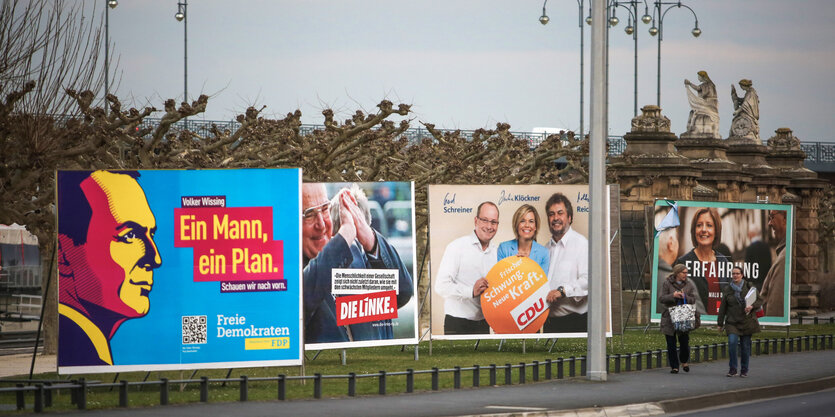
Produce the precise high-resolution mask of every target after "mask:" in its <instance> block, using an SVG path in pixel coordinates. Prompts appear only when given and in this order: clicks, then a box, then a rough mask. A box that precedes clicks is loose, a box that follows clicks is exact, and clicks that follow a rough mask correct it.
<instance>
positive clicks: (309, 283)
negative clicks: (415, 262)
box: [303, 231, 414, 343]
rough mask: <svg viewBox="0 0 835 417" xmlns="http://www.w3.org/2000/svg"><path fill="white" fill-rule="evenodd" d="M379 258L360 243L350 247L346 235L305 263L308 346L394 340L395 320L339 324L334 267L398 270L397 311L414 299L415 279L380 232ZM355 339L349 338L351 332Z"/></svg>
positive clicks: (337, 238)
mask: <svg viewBox="0 0 835 417" xmlns="http://www.w3.org/2000/svg"><path fill="white" fill-rule="evenodd" d="M374 233H375V234H376V235H377V245H378V248H379V259H377V260H372V259H370V258H369V257H368V256H366V255H365V252H364V251H363V250H362V248H360V247H359V246H358V245H357V243H356V242H353V243H352V244H351V245H350V246H349V245H348V243H347V242H345V239H343V238H342V235H340V234H336V235H335V236H334V237H333V238H331V240H330V242H328V243H327V244H326V245H325V247H324V248H322V250H321V251H320V252H319V254H318V255H317V256H316V257H315V258H313V259H311V260H305V261H306V264H305V267H304V277H303V279H304V340H305V343H331V342H348V341H350V340H354V341H360V340H380V339H392V338H393V337H394V334H393V329H392V323H391V320H378V321H372V322H366V323H356V324H351V325H348V326H337V325H336V302H335V299H334V296H333V294H331V270H332V269H333V268H354V269H398V270H399V271H400V272H399V283H398V284H399V287H400V288H399V291H398V294H397V308H398V309H399V308H401V307H403V306H404V305H406V303H408V302H409V300H410V299H411V298H412V294H413V292H414V286H413V284H412V276H411V275H410V274H409V271H408V270H406V267H405V266H404V265H403V261H401V259H400V255H399V254H398V253H397V250H395V249H394V247H393V246H391V244H389V243H388V241H387V240H386V239H385V238H384V237H383V236H382V235H381V234H380V233H378V232H377V231H375V232H374ZM349 329H350V331H351V337H350V338H349V336H348V330H349Z"/></svg>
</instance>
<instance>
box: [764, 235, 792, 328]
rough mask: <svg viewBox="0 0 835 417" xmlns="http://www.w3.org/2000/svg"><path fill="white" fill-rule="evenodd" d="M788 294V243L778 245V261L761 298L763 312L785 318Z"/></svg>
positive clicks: (766, 280)
mask: <svg viewBox="0 0 835 417" xmlns="http://www.w3.org/2000/svg"><path fill="white" fill-rule="evenodd" d="M785 292H786V242H785V241H784V242H781V243H780V244H779V245H777V259H775V260H774V264H772V265H771V268H770V269H769V270H768V275H766V276H765V281H763V289H762V292H761V293H760V297H761V298H762V300H763V310H765V315H766V316H772V317H774V316H776V317H782V316H783V308H784V306H785V303H784V302H783V300H784V299H785V298H784V297H785V295H786V294H785Z"/></svg>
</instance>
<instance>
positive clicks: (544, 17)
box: [539, 13, 551, 25]
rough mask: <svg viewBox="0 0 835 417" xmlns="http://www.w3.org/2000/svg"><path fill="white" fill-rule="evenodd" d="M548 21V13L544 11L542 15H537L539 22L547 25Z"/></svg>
mask: <svg viewBox="0 0 835 417" xmlns="http://www.w3.org/2000/svg"><path fill="white" fill-rule="evenodd" d="M550 21H551V19H550V18H548V15H546V14H545V13H542V16H539V23H542V24H543V25H547V24H548V22H550Z"/></svg>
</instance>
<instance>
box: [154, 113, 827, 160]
mask: <svg viewBox="0 0 835 417" xmlns="http://www.w3.org/2000/svg"><path fill="white" fill-rule="evenodd" d="M160 120H161V119H160V118H155V117H146V118H145V119H144V120H143V122H142V124H141V126H142V127H153V126H156V125H158V124H159V122H160ZM212 125H215V126H217V128H218V129H220V130H221V131H224V130H228V131H229V132H230V133H234V132H235V131H237V130H238V129H239V128H240V127H241V124H240V123H238V122H237V121H235V120H203V119H195V118H190V119H186V120H181V121H179V122H177V123H175V124H174V125H173V128H174V129H175V130H181V129H183V130H184V129H187V130H190V131H192V132H194V133H196V134H198V135H200V136H208V135H209V134H210V132H211V128H212ZM324 129H325V126H324V125H315V124H303V125H301V128H300V129H299V131H300V133H301V135H302V136H306V135H308V134H311V133H313V131H315V130H324ZM438 130H439V131H441V132H455V131H456V130H457V131H459V132H460V135H461V136H462V137H464V138H467V139H470V138H472V136H473V133H474V132H475V131H474V130H460V129H438ZM510 133H511V134H513V135H514V136H516V137H517V138H520V139H525V140H527V141H528V142H529V143H530V146H531V148H535V147H536V146H538V145H539V144H540V143H542V141H544V140H545V139H546V138H547V137H548V135H549V134H548V133H537V132H522V131H511V132H510ZM431 136H432V135H431V134H429V131H428V130H426V129H424V128H422V127H414V128H410V129H408V130H406V131H405V132H404V133H403V137H405V138H407V139H408V140H409V141H411V142H417V141H419V140H421V139H423V138H428V137H431ZM608 142H609V156H617V155H620V154H622V153H623V151H624V150H625V149H626V142H625V141H624V140H623V137H622V136H614V135H610V136H609V139H608ZM800 147H801V149H803V152H805V153H806V161H805V162H806V165H807V166H811V167H822V166H827V165H831V164H835V143H828V142H810V141H804V142H802V143H801V145H800Z"/></svg>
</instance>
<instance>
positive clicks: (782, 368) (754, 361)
mask: <svg viewBox="0 0 835 417" xmlns="http://www.w3.org/2000/svg"><path fill="white" fill-rule="evenodd" d="M727 366H728V365H727V362H726V361H725V360H720V361H715V362H708V363H699V364H693V365H692V366H691V372H689V373H683V372H682V373H680V374H676V375H673V374H670V373H669V370H668V369H666V368H662V369H652V370H645V371H641V372H629V373H621V374H610V375H609V379H608V381H607V382H590V381H588V380H586V379H582V378H576V379H573V380H557V381H548V382H540V383H536V384H527V385H513V386H499V387H487V388H479V389H462V390H457V391H442V392H426V393H417V394H395V395H388V396H369V397H360V398H337V399H323V400H297V401H287V402H279V401H269V402H246V403H240V402H236V403H217V404H212V403H208V404H190V405H173V406H165V407H159V406H157V407H150V408H141V409H140V408H129V409H113V410H95V411H86V412H80V413H67V414H64V415H70V416H76V415H77V416H82V415H83V416H88V417H89V416H125V415H131V416H194V417H205V416H207V415H235V416H305V415H310V416H321V415H339V416H340V417H373V416H397V417H411V416H461V415H474V414H499V413H510V412H528V413H531V415H536V414H538V412H545V411H546V410H572V409H586V408H589V407H612V406H621V405H627V404H646V403H653V404H654V403H660V404H662V406H664V405H663V404H664V402H665V401H666V402H667V404H666V406H664V407H665V408H666V409H667V410H668V411H670V410H676V411H685V410H695V409H698V408H706V407H711V406H716V405H721V404H723V402H728V401H744V399H746V398H753V397H752V396H753V395H756V392H758V391H759V392H761V393H767V395H771V396H779V395H783V394H796V393H797V392H793V391H792V390H790V389H783V388H782V387H785V386H791V385H792V384H799V383H801V382H804V381H812V380H815V381H818V380H821V381H826V382H825V383H824V382H815V383H812V384H807V386H805V387H804V389H805V390H806V391H812V390H814V389H817V390H820V389H825V388H829V387H832V386H835V350H829V351H817V352H800V353H790V354H777V355H767V356H766V355H763V356H756V357H752V358H751V370H750V377H749V378H739V377H735V378H728V377H726V376H725V373H727ZM827 384H828V385H827ZM775 386H780V387H779V388H775ZM815 387H817V388H815ZM390 390H391V391H394V389H393V387H392V388H391V389H390ZM746 390H747V391H746ZM738 392H745V394H744V395H743V396H742V397H741V398H740V396H739V395H728V394H734V393H738ZM676 404H678V408H676ZM671 405H672V406H671ZM828 410H831V411H833V412H835V408H832V407H830V408H829V409H828ZM789 414H793V413H789ZM633 415H640V414H633ZM711 415H713V414H711ZM735 415H740V414H735ZM742 415H757V416H758V417H759V416H760V414H757V413H747V412H746V413H743V414H742ZM783 415H785V414H783ZM807 415H826V414H817V413H812V414H807ZM829 415H832V413H830V414H829Z"/></svg>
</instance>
